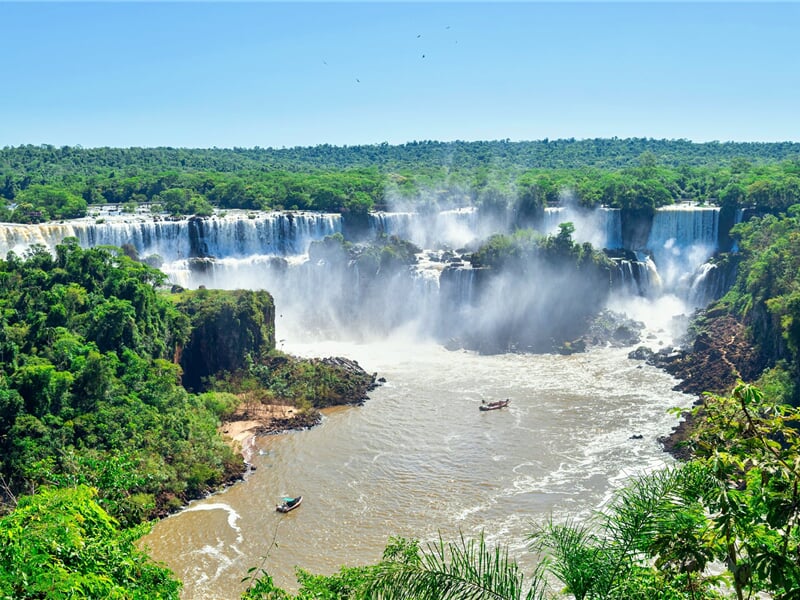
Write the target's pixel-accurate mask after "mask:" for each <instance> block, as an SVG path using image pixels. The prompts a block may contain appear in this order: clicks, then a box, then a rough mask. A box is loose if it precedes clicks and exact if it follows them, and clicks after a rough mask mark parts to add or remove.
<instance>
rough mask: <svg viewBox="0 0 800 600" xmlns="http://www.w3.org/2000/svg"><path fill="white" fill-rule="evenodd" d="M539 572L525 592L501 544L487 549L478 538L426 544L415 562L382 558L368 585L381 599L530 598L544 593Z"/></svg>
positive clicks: (370, 593)
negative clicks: (425, 549) (426, 546)
mask: <svg viewBox="0 0 800 600" xmlns="http://www.w3.org/2000/svg"><path fill="white" fill-rule="evenodd" d="M543 585H544V579H543V577H542V575H541V572H539V571H538V570H537V572H536V573H534V576H533V581H532V583H531V584H530V588H529V590H528V592H527V593H525V591H524V587H525V578H524V576H523V574H522V571H521V570H520V568H519V566H518V565H517V563H516V562H515V561H513V560H511V559H509V557H508V550H507V549H505V548H500V547H496V548H489V547H488V546H487V545H486V542H485V540H484V537H483V535H481V536H480V538H479V539H478V540H477V541H476V540H466V539H465V538H464V536H463V535H461V536H460V539H459V541H458V542H445V541H444V540H442V539H441V537H440V538H439V541H438V543H435V544H430V545H428V548H427V551H426V552H423V553H422V555H421V557H420V560H419V561H405V562H398V561H385V562H383V563H381V564H380V565H379V567H378V568H377V569H376V572H375V573H374V575H373V577H372V580H371V581H370V583H369V586H368V589H367V596H366V597H369V598H374V599H376V600H377V599H380V600H522V599H523V598H527V599H530V600H533V599H536V598H540V597H542V594H543Z"/></svg>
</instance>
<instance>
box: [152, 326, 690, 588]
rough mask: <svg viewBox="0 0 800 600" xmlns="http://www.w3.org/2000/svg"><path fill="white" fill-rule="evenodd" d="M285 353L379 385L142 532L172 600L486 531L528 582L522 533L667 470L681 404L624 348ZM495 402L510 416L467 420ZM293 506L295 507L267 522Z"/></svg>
mask: <svg viewBox="0 0 800 600" xmlns="http://www.w3.org/2000/svg"><path fill="white" fill-rule="evenodd" d="M286 344H287V345H286V347H285V348H284V350H286V351H289V352H291V353H293V354H297V355H302V356H334V355H335V356H347V357H350V358H354V359H356V360H358V361H359V363H360V364H361V366H362V367H364V368H365V369H366V370H367V371H369V372H377V373H378V374H379V376H382V377H385V378H386V383H385V385H383V386H381V387H379V388H377V389H376V390H374V391H373V392H372V393H371V395H370V399H369V400H368V401H367V402H366V404H364V405H363V406H361V407H346V408H338V409H334V410H332V411H330V412H327V413H326V415H325V418H324V420H323V422H322V424H321V425H320V426H318V427H315V428H313V429H311V430H308V431H300V432H292V433H287V434H282V435H275V436H268V437H262V438H257V439H256V440H255V445H254V447H253V455H252V463H253V465H254V466H255V467H256V470H255V471H254V472H252V473H251V474H250V475H249V477H248V478H247V479H246V481H244V482H241V483H238V484H236V485H234V486H232V487H231V488H229V489H227V490H226V491H224V492H222V493H219V494H216V495H214V496H212V497H209V498H207V499H204V500H201V501H197V502H194V503H192V504H191V505H190V506H189V507H188V508H186V509H185V510H183V511H182V512H180V513H178V514H176V515H173V516H171V517H169V518H167V519H164V520H162V521H161V522H159V523H158V524H157V525H156V526H155V528H154V530H153V531H152V533H151V534H149V535H148V536H147V537H145V538H144V539H143V543H144V544H145V545H147V546H148V547H149V548H150V550H151V554H152V556H153V557H154V558H155V559H156V560H159V561H163V562H164V563H166V564H167V565H168V566H169V567H170V568H172V569H173V570H174V572H175V573H176V575H177V576H178V577H179V578H180V579H182V580H183V582H184V586H185V587H184V591H183V596H182V597H183V598H184V599H187V600H188V599H192V600H194V599H198V600H199V599H204V600H211V599H220V600H229V599H235V598H238V597H239V595H240V593H241V591H242V590H243V589H244V587H245V585H246V584H243V583H241V579H242V578H243V577H244V576H245V575H246V574H247V571H248V569H249V568H250V567H257V566H260V565H262V562H263V566H264V568H265V569H266V570H267V571H268V572H269V573H270V574H272V575H273V576H274V578H275V580H276V583H277V584H278V585H280V586H281V587H284V588H286V589H290V590H292V589H296V588H297V583H296V579H295V577H294V569H295V566H301V567H302V568H304V569H306V570H309V571H311V572H313V573H323V574H330V573H332V572H335V571H336V570H338V568H339V567H340V566H342V565H350V566H353V565H360V564H368V563H372V562H375V561H377V560H378V559H379V558H380V557H381V553H382V550H383V548H384V547H385V545H386V543H387V541H388V538H389V537H390V536H405V537H413V538H418V539H420V540H422V541H424V542H427V541H432V540H435V539H437V537H438V536H439V535H440V534H441V536H442V537H443V538H444V539H446V540H453V539H456V538H457V537H458V535H459V533H460V532H463V533H464V534H465V536H466V537H475V536H477V535H478V534H479V533H480V532H481V531H483V532H485V534H486V536H487V539H488V540H489V541H490V542H492V543H499V544H504V545H507V546H508V547H509V549H510V551H511V555H512V556H513V557H514V558H516V559H517V561H518V562H519V563H520V564H521V566H523V568H524V569H525V570H526V571H527V572H530V570H531V567H532V566H533V558H532V556H531V555H530V553H529V552H527V550H526V548H525V536H526V533H527V532H529V531H530V529H531V524H532V523H534V522H540V521H542V520H543V519H546V518H548V517H549V516H550V515H553V516H555V517H556V518H559V517H562V516H566V515H571V516H578V517H581V518H583V517H586V516H588V515H589V514H591V512H592V511H593V510H596V509H598V508H600V507H602V505H603V503H604V502H605V501H606V500H607V499H608V497H609V494H610V493H611V491H612V490H613V489H614V488H616V487H618V486H620V485H621V484H622V483H623V482H624V481H625V479H626V478H628V477H630V476H631V475H635V474H636V473H641V472H643V471H646V470H650V469H655V468H660V467H662V466H663V465H665V464H666V463H668V462H670V460H671V459H670V458H669V456H667V455H666V454H664V453H663V451H662V450H661V447H660V445H659V444H658V441H657V438H658V437H659V436H660V435H664V434H665V433H667V432H669V431H670V429H671V428H672V426H673V425H675V423H676V419H675V417H674V416H673V415H672V414H670V413H668V409H669V408H672V407H675V406H688V405H689V404H690V403H691V400H692V399H691V398H690V397H688V396H685V395H683V394H680V393H678V392H675V391H673V390H672V387H673V386H674V385H675V380H674V379H673V378H672V377H670V376H669V375H667V374H665V373H663V372H661V371H659V370H657V369H655V368H653V367H649V366H647V365H645V364H643V363H640V362H637V361H633V360H629V359H628V358H627V353H628V349H612V348H603V349H594V350H591V351H590V352H587V353H584V354H576V355H572V356H560V355H532V354H503V355H495V356H483V355H478V354H474V353H471V352H464V351H448V350H446V349H444V348H442V347H441V346H438V345H435V344H432V343H431V344H429V343H424V342H417V341H410V340H407V339H401V338H398V337H395V338H393V339H391V340H384V341H378V342H371V343H365V344H356V343H346V342H313V341H309V342H308V343H302V342H296V343H292V341H291V339H287V340H286ZM501 398H510V399H511V404H510V406H509V408H507V409H504V410H499V411H491V412H482V411H479V410H478V407H479V405H480V403H481V401H483V400H487V401H492V400H496V399H501ZM633 435H637V436H638V435H641V436H643V437H642V439H635V438H632V437H631V436H633ZM296 494H302V495H303V497H304V501H303V504H302V506H301V507H300V508H299V509H297V510H295V511H293V512H291V513H288V514H286V515H282V514H281V513H277V512H275V503H276V502H277V501H278V500H279V498H280V497H281V496H283V495H296ZM264 557H266V560H264Z"/></svg>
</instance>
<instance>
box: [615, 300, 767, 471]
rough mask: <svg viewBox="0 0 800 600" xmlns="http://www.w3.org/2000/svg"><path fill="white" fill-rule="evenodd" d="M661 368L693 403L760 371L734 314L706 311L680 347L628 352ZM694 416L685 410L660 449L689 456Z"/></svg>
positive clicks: (726, 391) (684, 457)
mask: <svg viewBox="0 0 800 600" xmlns="http://www.w3.org/2000/svg"><path fill="white" fill-rule="evenodd" d="M629 356H630V357H631V358H638V359H642V360H646V361H647V363H648V364H651V365H653V366H656V367H658V368H660V369H663V370H664V371H666V372H667V373H669V374H670V375H673V376H674V377H676V378H677V379H678V380H679V382H678V384H677V385H676V386H675V387H674V389H675V390H677V391H681V392H684V393H687V394H692V395H695V396H696V400H695V406H702V404H703V397H704V394H705V393H711V394H716V395H722V396H724V395H727V394H730V393H731V390H732V389H733V388H734V386H735V385H736V383H737V381H739V380H743V381H753V380H755V379H756V378H757V377H758V375H759V373H760V372H761V371H762V370H763V368H764V365H763V364H762V363H761V362H760V361H759V360H758V356H757V353H756V351H755V349H754V348H753V346H752V344H751V343H750V341H749V339H748V334H747V328H746V327H745V325H744V324H742V323H740V322H739V321H737V320H736V319H735V318H734V317H732V316H730V315H725V314H715V313H706V314H705V315H704V316H703V317H702V318H701V319H698V321H697V323H696V333H695V335H694V337H693V339H691V340H689V341H687V343H686V344H685V345H684V347H683V348H669V349H664V350H660V351H659V352H655V353H653V352H648V351H647V350H646V349H644V350H643V349H642V348H639V349H637V350H635V351H634V352H632V353H631V354H630V355H629ZM694 419H695V416H694V414H693V413H691V412H686V413H684V415H683V418H682V420H681V422H680V423H678V425H677V426H676V427H675V428H674V429H673V430H672V431H671V432H670V433H669V434H667V435H665V436H663V437H662V438H660V440H659V441H660V442H661V444H662V445H663V447H664V450H665V451H666V452H668V453H670V454H671V455H672V456H674V457H675V458H677V459H680V460H687V459H689V458H690V457H691V456H690V452H689V450H688V448H687V447H686V442H687V440H688V439H689V438H690V437H691V434H692V430H693V423H694Z"/></svg>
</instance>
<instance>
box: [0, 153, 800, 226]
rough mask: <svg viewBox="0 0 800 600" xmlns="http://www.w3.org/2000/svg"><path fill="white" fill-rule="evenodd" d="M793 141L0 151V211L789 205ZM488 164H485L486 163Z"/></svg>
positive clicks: (22, 216)
mask: <svg viewBox="0 0 800 600" xmlns="http://www.w3.org/2000/svg"><path fill="white" fill-rule="evenodd" d="M798 154H800V149H799V147H798V145H797V144H736V143H726V144H719V143H709V144H694V143H691V142H688V141H685V140H648V139H627V140H619V139H610V140H607V139H594V140H579V141H576V140H574V139H570V140H553V141H550V140H542V141H539V142H515V143H512V142H509V141H504V140H500V141H494V142H450V143H442V142H430V141H427V142H412V143H409V144H404V145H400V146H390V145H388V144H380V145H377V146H351V147H344V148H339V147H334V146H329V145H322V146H315V147H311V148H289V149H280V150H277V149H264V148H252V149H234V150H224V149H208V150H202V149H194V150H190V149H176V148H149V149H147V148H127V149H118V148H95V149H84V148H69V147H64V148H55V147H53V146H20V147H17V148H4V149H0V197H3V198H5V199H7V200H8V201H11V202H13V203H14V205H15V209H14V210H13V211H10V210H9V209H8V208H7V207H6V208H5V210H0V217H2V218H4V219H9V220H12V221H17V222H23V223H28V222H41V221H46V220H49V219H66V218H72V217H75V216H83V215H85V214H86V210H87V205H92V204H101V203H107V202H111V203H118V204H122V205H125V206H127V207H132V206H133V205H134V204H135V205H139V204H142V203H146V202H149V203H152V204H153V205H154V206H155V205H158V207H159V209H163V210H165V211H167V212H170V213H172V214H180V215H200V216H203V215H209V214H211V212H212V211H213V208H215V207H216V208H222V209H225V208H240V209H249V210H262V209H263V210H269V209H299V210H319V211H326V212H340V213H343V214H346V215H349V216H352V217H356V218H357V217H360V216H363V215H365V214H366V213H367V212H368V211H370V210H372V209H373V208H386V207H387V205H389V203H390V201H393V200H395V199H402V200H403V201H405V202H410V203H413V204H415V205H416V206H417V207H418V208H421V209H426V208H437V207H438V208H446V207H450V206H463V205H465V204H475V205H478V206H481V207H482V208H483V209H485V210H487V211H493V210H502V209H504V208H505V207H506V206H513V208H514V210H515V213H516V222H517V225H518V226H520V227H526V226H528V225H529V224H530V219H531V218H535V217H536V216H537V215H538V214H540V212H541V210H542V208H543V207H544V206H546V205H548V204H553V203H555V202H559V201H562V200H564V199H574V200H575V201H577V202H578V203H579V204H581V205H583V206H596V205H598V204H605V205H607V206H616V207H622V208H634V209H652V208H655V207H658V206H663V205H665V204H670V203H672V202H674V201H676V200H679V199H684V198H686V199H691V200H695V201H698V202H723V203H727V204H729V205H733V204H735V205H736V206H745V205H755V206H756V207H758V208H759V209H763V210H769V211H773V212H775V211H780V210H785V209H786V207H788V206H790V205H791V204H794V203H796V202H797V201H798V199H799V198H800V169H798V167H797V164H798V159H797V157H798ZM487 165H491V168H489V167H488V166H487Z"/></svg>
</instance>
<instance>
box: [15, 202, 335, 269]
mask: <svg viewBox="0 0 800 600" xmlns="http://www.w3.org/2000/svg"><path fill="white" fill-rule="evenodd" d="M339 231H341V216H340V215H337V214H324V213H291V212H268V213H245V212H241V211H230V212H228V213H225V214H221V215H216V216H214V217H211V218H207V219H206V218H202V219H201V218H197V217H192V218H188V219H178V220H169V219H163V218H158V217H155V218H154V217H149V218H147V217H136V216H113V217H111V216H110V217H107V218H101V219H94V218H84V219H76V220H73V221H68V222H64V223H57V224H51V223H45V224H41V225H16V224H8V223H5V224H2V225H0V254H2V255H3V256H5V254H6V253H7V252H8V251H10V250H14V251H15V252H17V253H20V252H21V251H24V249H25V248H27V247H30V246H31V245H32V244H41V245H44V246H46V247H47V248H49V249H50V250H51V251H52V250H54V249H55V247H56V245H58V244H60V243H61V242H62V240H63V239H64V238H66V237H75V238H77V239H78V243H79V244H80V245H81V246H82V247H91V246H102V245H110V246H123V245H125V244H131V245H133V246H134V247H135V248H136V250H137V252H138V253H139V255H140V256H148V255H151V254H158V255H159V256H161V257H162V258H163V259H164V260H165V261H167V262H172V261H176V260H181V259H187V258H191V257H203V256H216V257H220V258H225V257H231V256H238V257H244V256H250V255H264V254H274V255H279V256H287V255H293V254H303V253H305V252H306V251H307V250H308V246H309V244H310V243H311V242H312V241H314V240H318V239H322V238H323V237H325V236H326V235H330V234H333V233H336V232H339Z"/></svg>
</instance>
